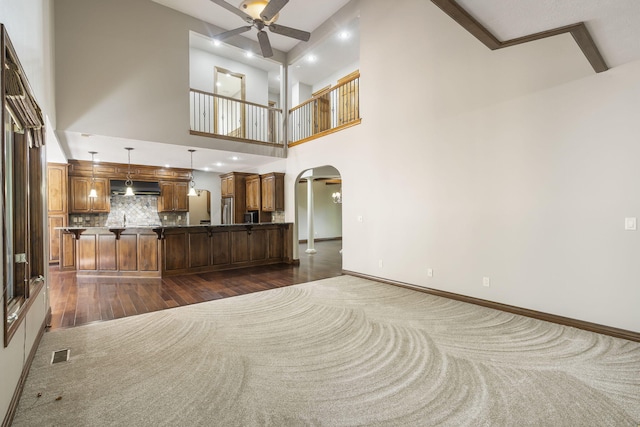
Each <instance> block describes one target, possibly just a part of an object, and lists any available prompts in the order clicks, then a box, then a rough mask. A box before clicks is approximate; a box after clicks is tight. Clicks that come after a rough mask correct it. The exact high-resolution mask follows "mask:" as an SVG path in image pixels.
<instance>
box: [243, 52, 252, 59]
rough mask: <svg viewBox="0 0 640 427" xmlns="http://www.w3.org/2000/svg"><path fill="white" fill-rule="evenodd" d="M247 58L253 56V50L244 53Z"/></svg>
mask: <svg viewBox="0 0 640 427" xmlns="http://www.w3.org/2000/svg"><path fill="white" fill-rule="evenodd" d="M244 55H245V56H246V57H247V58H253V52H247V53H245V54H244Z"/></svg>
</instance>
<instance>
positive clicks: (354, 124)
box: [289, 119, 362, 147]
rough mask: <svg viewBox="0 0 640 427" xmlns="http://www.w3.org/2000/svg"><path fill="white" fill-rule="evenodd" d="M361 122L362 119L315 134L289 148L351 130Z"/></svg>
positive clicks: (290, 145)
mask: <svg viewBox="0 0 640 427" xmlns="http://www.w3.org/2000/svg"><path fill="white" fill-rule="evenodd" d="M361 122H362V119H357V120H353V121H351V122H349V123H345V124H343V125H340V126H338V127H335V128H331V129H327V130H325V131H322V132H318V133H316V134H313V135H311V136H309V137H307V138H304V139H301V140H299V141H295V142H291V143H289V147H295V146H296V145H300V144H304V143H305V142H309V141H313V140H314V139H318V138H322V137H323V136H326V135H330V134H332V133H335V132H338V131H341V130H343V129H346V128H350V127H351V126H356V125H359V124H360V123H361Z"/></svg>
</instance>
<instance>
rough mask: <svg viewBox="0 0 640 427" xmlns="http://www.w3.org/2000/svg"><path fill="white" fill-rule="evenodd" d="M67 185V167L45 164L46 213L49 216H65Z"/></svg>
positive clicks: (66, 210)
mask: <svg viewBox="0 0 640 427" xmlns="http://www.w3.org/2000/svg"><path fill="white" fill-rule="evenodd" d="M67 184H68V178H67V165H64V164H58V163H49V164H47V196H48V198H47V211H48V214H49V215H66V214H67V212H68V209H67V202H68V195H67Z"/></svg>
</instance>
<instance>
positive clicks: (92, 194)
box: [89, 151, 98, 199]
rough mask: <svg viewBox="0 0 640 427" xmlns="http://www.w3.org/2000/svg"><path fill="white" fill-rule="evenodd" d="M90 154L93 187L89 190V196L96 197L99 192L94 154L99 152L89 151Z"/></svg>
mask: <svg viewBox="0 0 640 427" xmlns="http://www.w3.org/2000/svg"><path fill="white" fill-rule="evenodd" d="M89 154H91V189H90V190H89V197H90V198H92V199H96V198H97V197H98V192H97V191H96V178H95V174H94V167H93V165H94V164H95V161H94V156H95V155H96V154H98V153H97V152H96V151H89Z"/></svg>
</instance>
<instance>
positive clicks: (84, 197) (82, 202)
mask: <svg viewBox="0 0 640 427" xmlns="http://www.w3.org/2000/svg"><path fill="white" fill-rule="evenodd" d="M69 184H70V185H69V186H70V192H69V212H71V213H86V212H89V211H91V201H90V200H89V190H91V178H85V177H80V176H73V177H71V179H70V180H69Z"/></svg>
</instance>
